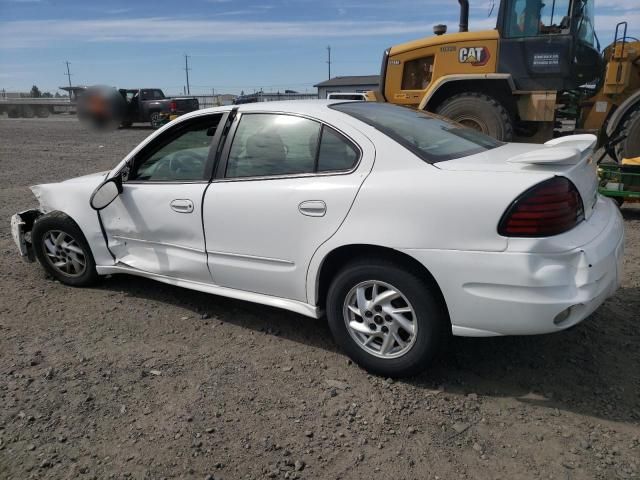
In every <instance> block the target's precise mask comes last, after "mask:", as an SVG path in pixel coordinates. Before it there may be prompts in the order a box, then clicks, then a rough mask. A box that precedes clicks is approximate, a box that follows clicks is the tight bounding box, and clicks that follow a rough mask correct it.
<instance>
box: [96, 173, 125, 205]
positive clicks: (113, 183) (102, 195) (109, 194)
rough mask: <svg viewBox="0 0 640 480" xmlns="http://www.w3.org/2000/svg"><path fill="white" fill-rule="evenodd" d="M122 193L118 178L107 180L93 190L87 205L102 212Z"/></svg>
mask: <svg viewBox="0 0 640 480" xmlns="http://www.w3.org/2000/svg"><path fill="white" fill-rule="evenodd" d="M120 193H122V182H121V181H120V177H116V178H112V179H110V180H107V181H106V182H104V183H103V184H102V185H100V186H99V187H98V188H96V189H95V190H94V192H93V193H92V194H91V200H89V203H90V205H91V208H93V209H94V210H102V209H103V208H105V207H107V206H108V205H109V204H110V203H111V202H113V201H114V200H115V199H116V198H117V197H118V195H120Z"/></svg>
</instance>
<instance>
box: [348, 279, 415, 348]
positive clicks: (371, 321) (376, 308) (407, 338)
mask: <svg viewBox="0 0 640 480" xmlns="http://www.w3.org/2000/svg"><path fill="white" fill-rule="evenodd" d="M343 316H344V321H345V323H346V326H347V330H348V331H349V334H350V335H351V337H352V338H353V339H354V340H355V342H356V344H357V345H358V346H359V347H360V348H362V349H363V350H365V351H366V352H367V353H370V354H371V355H374V356H376V357H379V358H384V359H391V358H398V357H401V356H403V355H405V354H406V353H407V352H408V351H409V350H410V349H411V347H413V345H414V343H415V341H416V336H417V333H418V323H417V318H416V315H415V311H414V309H413V307H412V306H411V303H410V302H409V300H408V299H407V298H406V297H405V296H404V295H403V294H402V293H401V292H400V290H398V289H397V288H395V287H394V286H392V285H390V284H388V283H385V282H381V281H377V280H367V281H365V282H361V283H359V284H357V285H356V286H354V287H353V288H352V289H351V290H350V291H349V293H348V294H347V296H346V297H345V302H344V307H343Z"/></svg>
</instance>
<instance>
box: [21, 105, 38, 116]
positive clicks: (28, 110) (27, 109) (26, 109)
mask: <svg viewBox="0 0 640 480" xmlns="http://www.w3.org/2000/svg"><path fill="white" fill-rule="evenodd" d="M21 110H22V115H21V116H22V118H33V117H35V115H36V111H35V109H34V108H33V107H32V106H31V105H22V109H21Z"/></svg>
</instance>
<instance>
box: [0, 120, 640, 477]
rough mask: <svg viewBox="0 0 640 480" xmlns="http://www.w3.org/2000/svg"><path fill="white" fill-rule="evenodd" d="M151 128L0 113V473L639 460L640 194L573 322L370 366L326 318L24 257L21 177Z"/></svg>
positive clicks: (545, 473) (263, 473)
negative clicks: (409, 363)
mask: <svg viewBox="0 0 640 480" xmlns="http://www.w3.org/2000/svg"><path fill="white" fill-rule="evenodd" d="M149 133H151V132H150V131H149V130H146V129H131V130H125V131H117V132H110V133H96V132H91V131H87V130H85V129H84V128H83V127H82V126H81V125H79V124H78V123H77V122H76V121H74V120H73V119H70V118H66V117H55V118H49V119H32V120H8V119H0V165H1V166H2V175H0V186H1V188H0V218H1V219H2V222H1V223H0V253H1V255H0V292H2V293H1V299H2V300H1V303H0V405H2V407H1V408H0V478H3V479H4V478H7V479H9V478H11V479H25V478H38V479H44V478H55V479H65V478H69V479H71V478H73V479H75V478H87V479H91V478H94V479H95V478H118V479H120V478H136V479H137V478H140V479H142V478H145V479H147V478H148V479H152V478H153V479H158V478H186V479H191V478H195V479H205V478H207V479H211V478H215V479H245V478H246V479H250V478H256V479H257V478H280V479H282V478H285V479H286V478H290V479H293V478H309V479H323V478H330V479H337V478H342V479H355V478H392V477H393V478H398V479H405V478H407V479H409V478H416V479H438V478H439V479H467V478H468V479H472V478H492V479H497V478H502V479H525V478H526V479H529V478H545V479H546V478H553V479H591V478H599V479H616V478H621V479H628V478H636V479H637V478H640V426H639V423H640V349H639V348H638V346H639V345H640V333H639V331H638V320H639V318H638V317H639V316H638V311H640V269H639V268H638V267H639V265H640V209H637V208H631V207H630V208H623V213H624V216H625V219H626V221H625V225H626V228H627V244H626V247H627V256H626V260H625V268H626V272H625V276H624V282H623V287H622V289H620V290H619V292H618V294H617V295H616V296H615V297H614V298H612V299H610V300H608V301H607V302H606V303H605V305H604V306H603V307H601V308H600V309H599V310H598V311H597V312H596V313H595V314H594V315H593V316H592V317H591V318H589V319H588V320H587V321H585V322H583V323H582V324H581V325H579V326H577V327H575V328H573V329H571V330H569V331H566V332H562V333H559V334H554V335H548V336H538V337H511V338H494V339H454V340H453V341H452V345H451V349H450V352H449V353H448V354H447V355H446V356H444V357H443V358H441V359H439V360H438V361H437V362H436V363H435V365H434V366H433V367H432V368H430V369H429V371H427V372H426V373H425V374H424V375H422V376H421V377H419V378H416V379H413V380H411V381H402V382H392V381H390V380H385V379H382V378H376V377H373V376H370V375H367V374H366V373H365V372H364V371H362V370H360V369H359V368H358V367H356V366H355V365H352V364H351V363H350V362H349V361H348V360H347V358H346V357H345V356H344V355H343V354H342V353H340V352H338V351H337V350H336V347H335V346H334V344H333V342H332V341H331V338H330V334H329V330H328V328H327V326H326V324H325V322H324V321H321V320H319V321H314V320H309V319H307V318H304V317H301V316H298V315H295V314H292V313H288V312H283V311H279V310H275V309H271V308H266V307H262V306H259V305H253V304H249V303H243V302H239V301H233V300H229V299H225V298H221V297H216V296H211V295H206V294H202V293H198V292H192V291H189V290H184V289H180V288H176V287H171V286H168V285H164V284H160V283H155V282H152V281H150V280H145V279H140V278H135V277H129V276H114V277H112V278H109V279H105V280H103V281H102V282H101V283H100V284H99V285H98V286H97V287H95V288H91V289H73V288H69V287H66V286H63V285H61V284H60V283H58V282H55V281H52V280H51V279H48V278H46V277H45V275H44V274H43V271H42V269H41V268H40V267H39V266H38V265H36V264H27V263H23V262H22V261H20V260H19V259H18V257H17V255H16V252H15V248H14V245H13V242H12V240H11V235H10V229H9V217H10V215H11V214H13V213H14V212H15V211H18V210H21V209H24V208H28V207H31V206H34V205H35V200H34V199H33V197H32V195H31V192H30V191H29V190H28V188H27V187H28V186H29V185H32V184H35V183H41V182H50V181H58V180H62V179H65V178H69V177H72V176H77V175H83V174H87V173H91V172H95V171H100V170H105V169H108V168H110V167H111V166H113V165H115V164H116V163H117V161H118V160H119V159H120V158H121V157H122V156H123V155H124V154H125V153H126V152H127V151H128V150H130V149H131V148H132V147H133V146H134V145H135V144H136V143H137V142H139V141H140V140H142V139H143V138H144V137H145V136H146V135H148V134H149Z"/></svg>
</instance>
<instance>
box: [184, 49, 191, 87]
mask: <svg viewBox="0 0 640 480" xmlns="http://www.w3.org/2000/svg"><path fill="white" fill-rule="evenodd" d="M189 70H191V69H190V68H189V55H187V54H186V53H185V54H184V73H185V74H186V75H187V95H191V89H190V88H189Z"/></svg>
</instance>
